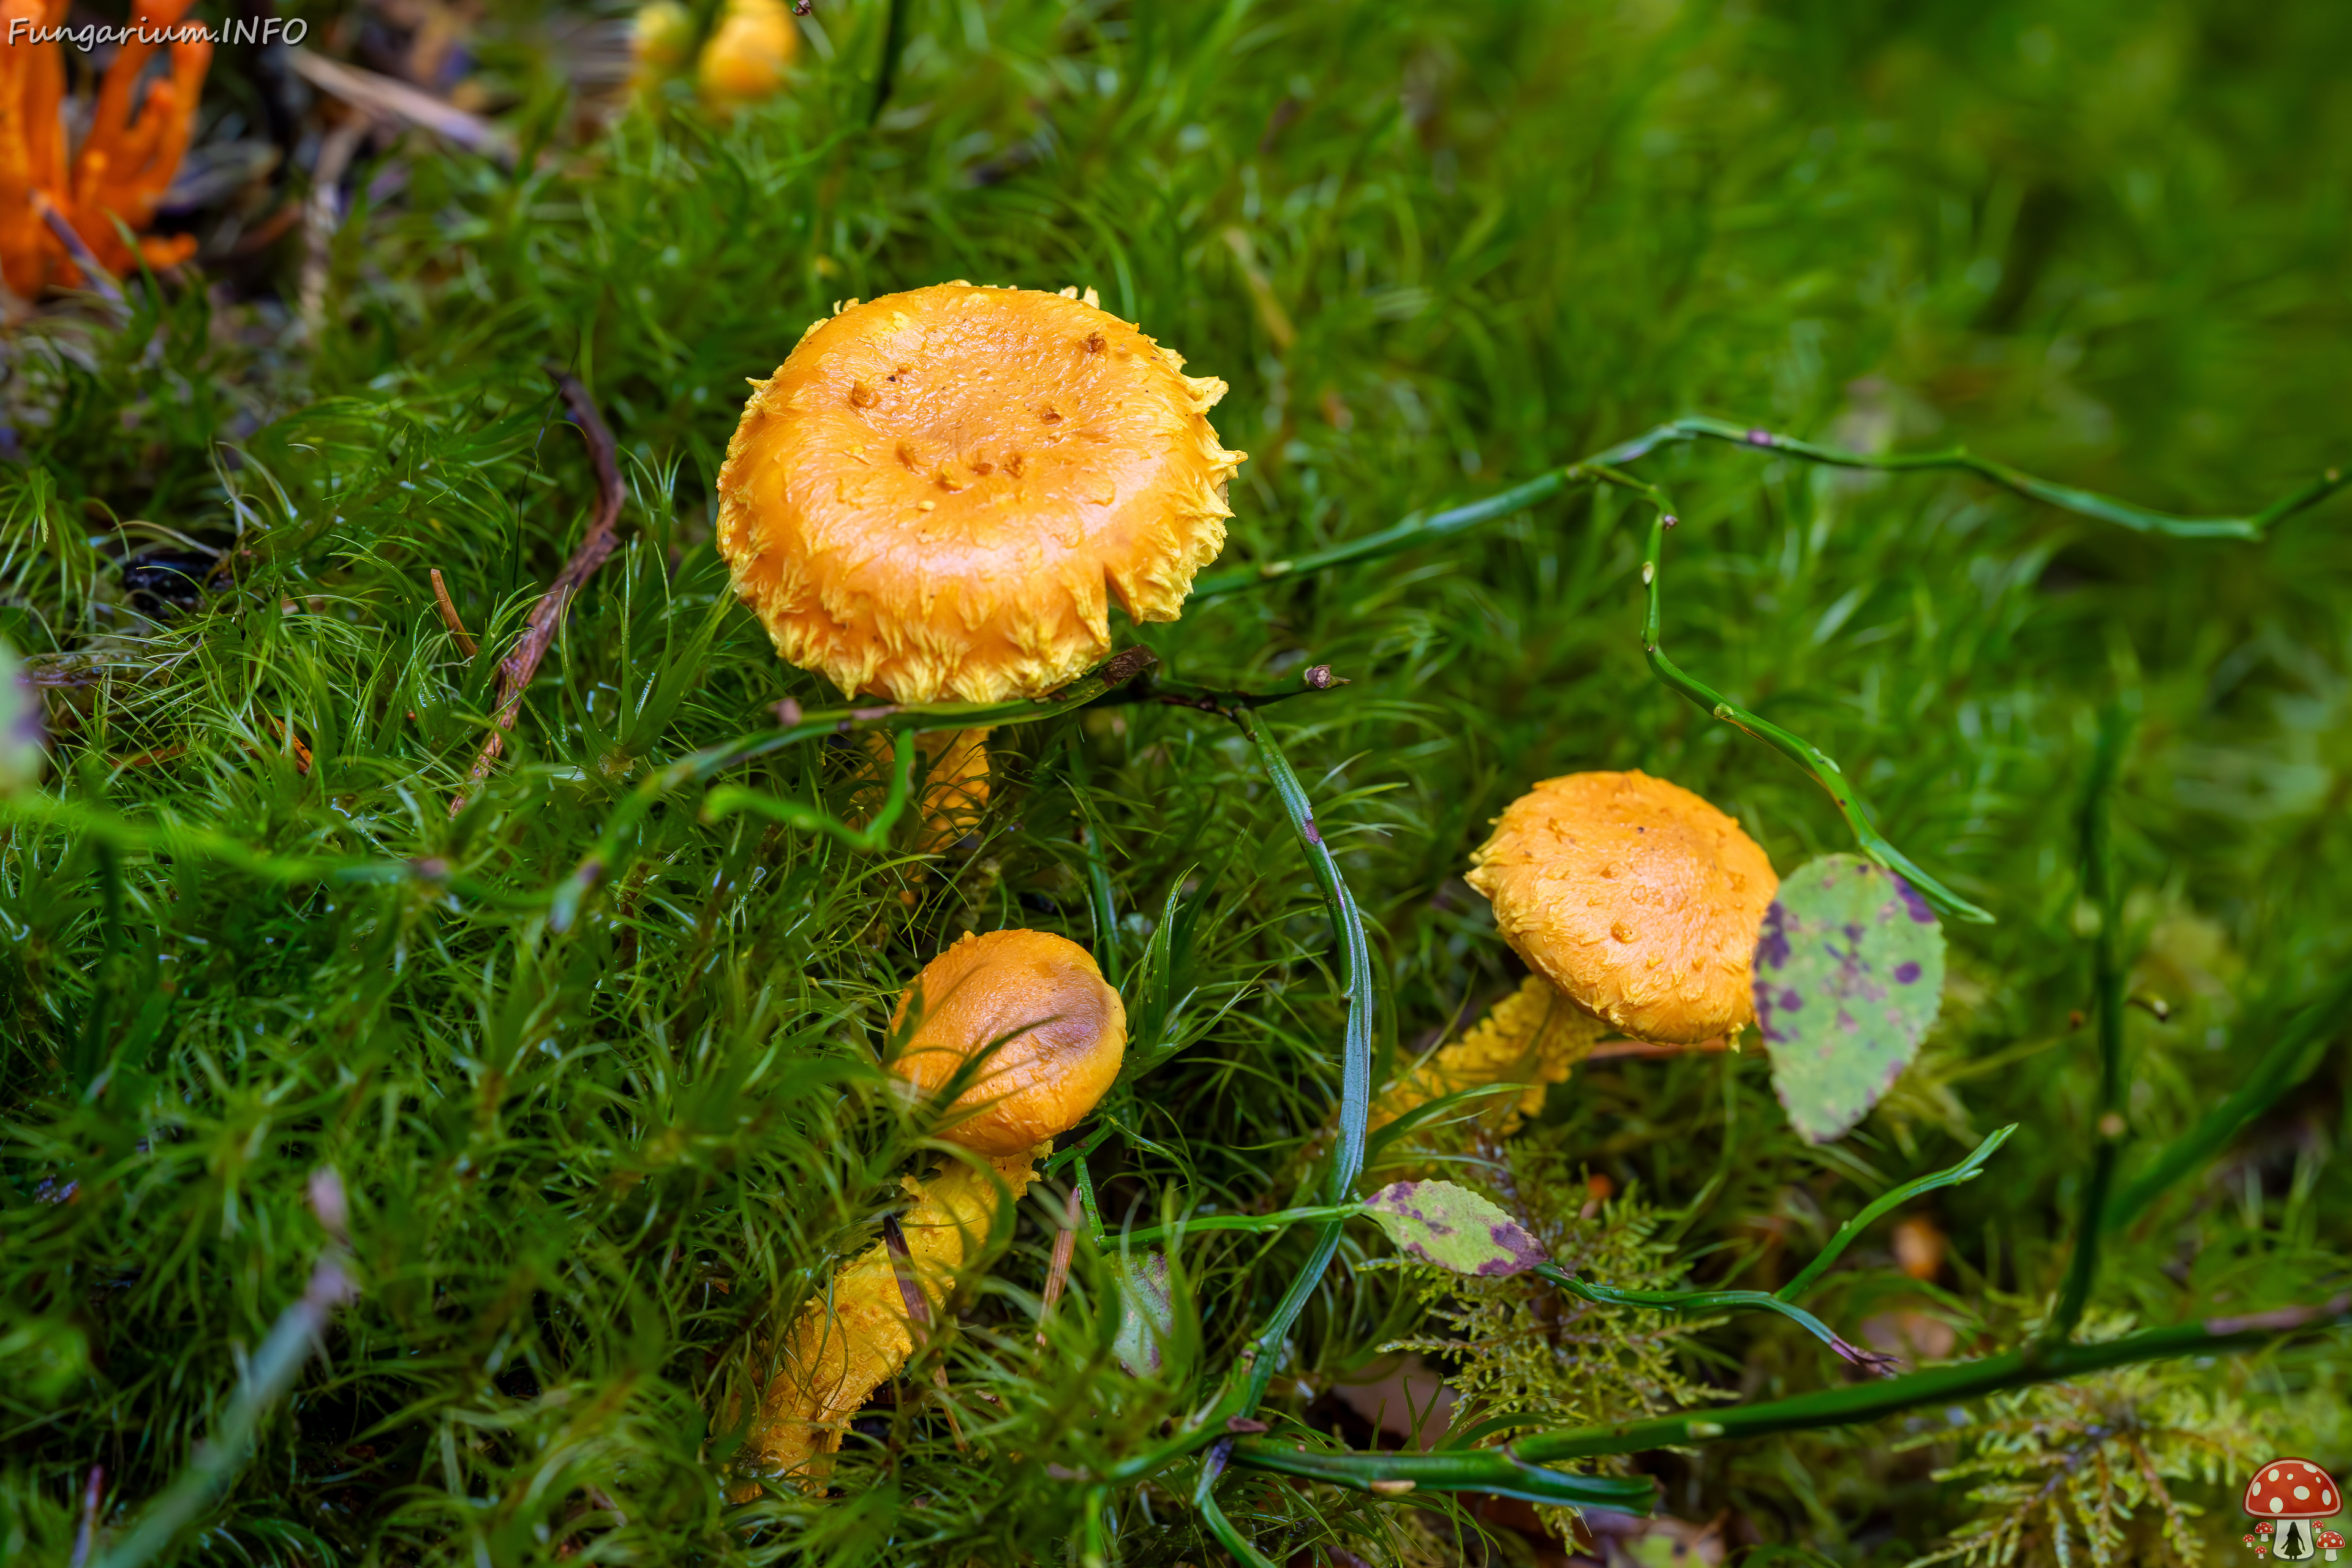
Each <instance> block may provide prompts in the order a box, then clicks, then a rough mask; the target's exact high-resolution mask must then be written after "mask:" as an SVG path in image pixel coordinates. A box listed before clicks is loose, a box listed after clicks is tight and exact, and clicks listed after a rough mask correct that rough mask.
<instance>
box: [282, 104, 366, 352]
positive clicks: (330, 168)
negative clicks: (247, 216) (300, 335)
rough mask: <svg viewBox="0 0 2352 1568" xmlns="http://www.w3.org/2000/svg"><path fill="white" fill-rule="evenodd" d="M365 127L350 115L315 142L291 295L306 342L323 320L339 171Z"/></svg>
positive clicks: (338, 208)
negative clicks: (297, 276)
mask: <svg viewBox="0 0 2352 1568" xmlns="http://www.w3.org/2000/svg"><path fill="white" fill-rule="evenodd" d="M367 132H368V122H367V121H366V119H365V118H364V117H362V116H357V115H354V116H353V117H352V118H351V119H349V120H346V121H343V122H342V123H341V124H340V125H338V126H336V127H335V128H334V129H333V130H331V131H330V132H327V134H326V135H325V136H324V137H323V138H321V139H320V142H319V155H318V161H317V162H316V163H314V164H313V165H312V166H311V169H310V199H309V200H308V201H307V202H305V203H304V204H303V206H302V278H301V286H300V288H299V290H298V291H297V293H296V299H297V300H299V308H298V313H299V315H300V317H301V319H302V330H303V331H307V332H309V333H310V335H311V336H312V337H314V338H315V337H317V336H318V335H319V330H320V327H322V326H323V325H324V324H325V322H326V319H327V284H328V283H329V281H330V280H331V279H332V277H333V274H334V260H335V231H336V230H337V229H338V228H340V227H341V226H342V222H343V196H342V183H343V172H344V171H345V170H346V169H349V168H350V167H351V164H352V157H353V156H354V155H356V154H357V153H358V152H359V150H360V143H361V142H363V141H365V140H366V139H367Z"/></svg>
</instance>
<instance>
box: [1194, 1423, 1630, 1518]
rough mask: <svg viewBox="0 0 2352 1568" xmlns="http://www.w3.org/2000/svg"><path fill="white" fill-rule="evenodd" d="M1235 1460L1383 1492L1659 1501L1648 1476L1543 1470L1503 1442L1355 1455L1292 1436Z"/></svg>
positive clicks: (1625, 1504)
mask: <svg viewBox="0 0 2352 1568" xmlns="http://www.w3.org/2000/svg"><path fill="white" fill-rule="evenodd" d="M1293 1444H1296V1445H1297V1446H1295V1447H1293V1446H1290V1445H1293ZM1234 1462H1235V1463H1236V1464H1240V1465H1244V1466H1246V1467H1248V1468H1251V1469H1254V1470H1276V1471H1279V1472H1280V1473H1282V1474H1284V1475H1286V1476H1305V1477H1307V1479H1310V1480H1318V1481H1327V1482H1328V1483H1330V1484H1331V1485H1333V1486H1339V1487H1350V1488H1353V1489H1355V1490H1357V1491H1369V1492H1373V1493H1375V1494H1377V1495H1382V1496H1395V1495H1398V1494H1400V1493H1402V1492H1407V1491H1412V1490H1417V1489H1424V1488H1425V1489H1428V1490H1430V1491H1445V1492H1490V1493H1493V1494H1494V1495H1496V1496H1497V1497H1508V1498H1519V1499H1522V1500H1526V1501H1528V1502H1546V1503H1559V1504H1561V1505H1564V1506H1566V1507H1569V1508H1602V1509H1610V1510H1615V1511H1616V1512H1619V1513H1636V1514H1646V1513H1648V1512H1649V1511H1650V1509H1651V1507H1652V1505H1653V1504H1654V1502H1655V1501H1656V1499H1657V1484H1656V1483H1655V1482H1654V1481H1652V1480H1650V1479H1648V1478H1647V1477H1624V1476H1580V1475H1577V1474H1575V1473H1573V1472H1571V1471H1568V1470H1553V1469H1547V1468H1544V1467H1543V1466H1541V1465H1531V1464H1529V1463H1528V1462H1527V1460H1525V1459H1524V1458H1520V1457H1519V1455H1518V1454H1517V1452H1516V1451H1515V1450H1514V1446H1513V1445H1511V1444H1508V1443H1506V1444H1503V1445H1502V1446H1500V1447H1494V1448H1464V1449H1454V1450H1448V1449H1443V1448H1440V1449H1434V1450H1432V1451H1430V1452H1427V1453H1420V1454H1413V1453H1373V1454H1357V1453H1349V1452H1347V1451H1346V1450H1339V1451H1336V1452H1335V1451H1333V1450H1331V1449H1328V1448H1310V1447H1307V1446H1306V1445H1305V1444H1303V1443H1299V1442H1298V1441H1297V1439H1295V1438H1282V1439H1276V1438H1261V1439H1258V1440H1257V1441H1255V1442H1252V1443H1247V1444H1243V1445H1239V1446H1237V1447H1235V1448H1234Z"/></svg>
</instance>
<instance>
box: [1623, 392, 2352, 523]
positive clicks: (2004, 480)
mask: <svg viewBox="0 0 2352 1568" xmlns="http://www.w3.org/2000/svg"><path fill="white" fill-rule="evenodd" d="M1686 441H1723V442H1727V443H1729V444H1730V445H1732V446H1735V447H1746V448H1747V449H1748V450H1750V451H1759V452H1769V453H1772V454H1774V455H1775V456H1778V457H1785V458H1801V459H1802V460H1803V461H1805V462H1808V463H1820V464H1822V465H1823V466H1825V467H1828V468H1861V469H1864V470H1867V471H1869V472H1872V473H1881V474H1916V473H1926V472H1929V471H1931V470H1934V469H1938V468H1941V469H1950V470H1958V471H1959V472H1962V473H1970V474H1974V475H1976V476H1977V477H1978V478H1979V479H1989V480H1990V481H1991V482H1992V483H1994V484H1997V485H1999V486H2000V487H2001V488H2002V489H2006V490H2011V491H2013V492H2015V493H2016V494H2018V495H2021V496H2024V497H2026V498H2027V499H2028V500H2038V501H2041V502H2042V503H2043V504H2045V505H2048V506H2054V507H2056V508H2058V509H2059V510H2061V511H2071V512H2073V513H2074V515H2075V516H2077V517H2087V518H2092V519H2095V520H2096V521H2100V522H2112V523H2114V524H2116V526H2117V527H2119V528H2128V529H2130V530H2131V531H2133V532H2135V533H2158V534H2163V535H2166V536H2168V537H2169V538H2173V539H2260V538H2262V537H2263V534H2265V533H2267V532H2268V531H2270V530H2271V529H2272V528H2273V527H2274V526H2275V525H2277V524H2278V523H2281V522H2284V521H2285V520H2286V519H2288V518H2290V517H2293V516H2294V514H2295V513H2297V512H2299V511H2303V510H2306V509H2308V508H2311V507H2314V506H2316V505H2318V504H2319V503H2320V502H2321V501H2323V500H2326V499H2327V498H2328V497H2329V496H2331V495H2334V494H2335V493H2336V491H2337V490H2339V489H2343V488H2344V486H2345V485H2346V484H2347V482H2352V478H2347V475H2346V473H2345V471H2344V469H2343V468H2340V467H2339V468H2330V469H2328V470H2327V471H2326V473H2324V474H2321V475H2320V476H2319V477H2318V478H2317V479H2314V480H2312V481H2311V482H2310V483H2309V484H2306V485H2305V486H2304V487H2303V488H2302V489H2296V490H2292V491H2289V492H2288V493H2287V494H2285V495H2284V496H2281V497H2280V498H2279V499H2278V500H2274V501H2273V502H2271V504H2270V505H2268V506H2266V507H2264V508H2263V510H2260V511H2257V512H2254V513H2252V515H2250V516H2246V517H2176V516H2174V515H2173V514H2172V513H2170V512H2166V511H2157V510H2154V509H2152V508H2149V507H2144V506H2137V505H2134V504H2133V503H2132V502H2130V501H2127V500H2117V499H2116V497H2114V496H2109V495H2102V494H2100V493H2099V492H2098V491H2096V490H2085V489H2076V488H2075V487H2074V486H2073V485H2062V484H2057V483H2054V482H2053V481H2051V480H2049V479H2036V478H2034V477H2033V476H2032V474H2029V473H2025V472H2023V471H2021V470H2020V469H2017V468H2011V467H2010V466H2009V465H2008V464H2006V463H1997V462H1994V461H1993V460H1992V459H1991V458H1979V457H1978V456H1977V455H1976V454H1975V453H1973V452H1970V451H1969V449H1968V448H1967V447H1951V448H1950V449H1948V450H1947V451H1942V452H1895V453H1889V454H1886V455H1885V456H1874V455H1872V454H1870V453H1867V452H1850V451H1847V450H1845V449H1844V448H1843V447H1824V446H1821V445H1819V444H1817V443H1815V442H1811V441H1801V440H1799V439H1797V438H1796V437H1793V436H1782V435H1779V434H1776V433H1775V432H1773V431H1770V430H1762V429H1759V428H1757V427H1756V426H1751V425H1735V424H1733V423H1732V422H1731V421H1730V420H1728V419H1710V418H1707V417H1706V416H1691V417H1689V418H1684V419H1674V420H1669V421H1668V422H1667V423H1665V424H1664V425H1661V426H1657V427H1656V428H1655V429H1654V430H1650V431H1648V432H1645V433H1644V434H1643V435H1640V436H1636V437H1633V439H1632V440H1630V441H1624V442H1621V443H1619V444H1618V445H1617V446H1614V447H1610V448H1609V450H1607V451H1606V452H1603V453H1601V455H1600V456H1599V457H1597V458H1588V459H1586V461H1587V462H1588V463H1630V462H1633V461H1634V460H1635V459H1637V458H1643V457H1646V456H1648V455H1649V454H1650V453H1652V452H1654V451H1656V450H1657V449H1658V448H1659V447H1666V446H1674V445H1677V444H1680V443H1682V442H1686Z"/></svg>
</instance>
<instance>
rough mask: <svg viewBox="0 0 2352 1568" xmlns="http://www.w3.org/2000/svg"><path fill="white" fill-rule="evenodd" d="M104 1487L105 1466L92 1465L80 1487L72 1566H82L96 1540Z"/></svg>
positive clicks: (80, 1567) (86, 1561) (87, 1560)
mask: <svg viewBox="0 0 2352 1568" xmlns="http://www.w3.org/2000/svg"><path fill="white" fill-rule="evenodd" d="M105 1487H106V1467H105V1466H103V1465H92V1466H91V1467H90V1468H89V1479H88V1480H86V1481H84V1482H83V1483H82V1488H81V1528H80V1529H79V1530H77V1531H74V1544H73V1564H72V1568H83V1564H84V1563H88V1562H89V1549H90V1548H91V1547H92V1546H93V1545H95V1544H97V1542H98V1504H99V1500H100V1498H101V1497H102V1496H103V1495H104V1490H105Z"/></svg>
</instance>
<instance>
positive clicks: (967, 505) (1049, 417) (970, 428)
mask: <svg viewBox="0 0 2352 1568" xmlns="http://www.w3.org/2000/svg"><path fill="white" fill-rule="evenodd" d="M1075 296H1076V290H1074V289H1072V290H1065V291H1064V292H1063V293H1060V294H1046V293H1039V292H1034V291H1032V290H1029V289H984V288H974V287H972V286H971V284H968V283H942V284H939V285H937V286H935V287H932V288H929V289H913V290H910V291H909V292H907V293H904V294H892V295H888V296H887V297H885V298H883V299H879V300H873V301H871V302H869V303H866V304H859V303H857V302H856V301H854V300H853V301H852V302H851V303H850V304H849V306H848V307H847V308H845V309H844V310H841V311H839V313H837V314H835V315H834V316H832V317H831V318H829V319H827V320H824V321H818V322H816V323H815V324H814V325H813V326H811V327H810V328H809V330H808V331H807V332H806V333H804V334H803V336H802V338H801V341H800V343H799V345H798V346H797V347H795V348H794V349H793V352H792V354H791V356H790V357H789V358H787V359H786V360H785V361H784V363H783V364H782V365H781V366H779V367H778V368H777V371H776V373H775V374H774V375H772V376H771V377H769V378H768V379H767V380H766V381H762V382H754V383H753V384H752V393H751V400H750V401H749V402H748V403H747V404H746V405H745V406H744V410H743V418H742V422H741V423H740V425H739V426H737V427H736V430H735V436H734V439H733V440H731V441H730V442H729V443H728V447H727V461H726V463H725V465H724V466H723V467H722V468H720V470H719V552H720V553H721V554H723V555H724V556H725V557H726V558H727V563H728V568H729V571H730V574H731V576H732V578H733V581H734V586H735V591H736V593H737V594H738V595H740V597H741V598H742V600H743V602H744V603H745V604H747V605H750V606H751V609H752V611H753V612H754V613H755V614H757V615H758V616H759V617H760V619H761V623H762V624H764V625H765V626H766V627H767V628H768V635H769V636H770V637H772V639H773V640H774V642H775V645H776V651H777V652H778V653H779V654H781V655H782V657H783V658H784V659H785V660H786V661H788V662H790V663H792V664H795V665H798V666H800V667H801V668H804V669H815V670H821V671H823V672H824V674H825V675H826V676H827V677H829V678H830V679H832V680H833V682H834V683H835V685H837V686H838V687H840V688H841V689H842V691H843V692H845V693H846V694H849V695H853V696H854V695H856V694H858V693H861V692H871V693H875V694H877V695H880V696H883V697H887V698H888V699H890V700H892V701H895V702H936V701H940V700H961V701H967V702H995V701H1001V700H1005V699H1008V698H1014V697H1034V696H1040V695H1043V694H1044V693H1045V692H1048V691H1051V690H1054V689H1056V688H1058V687H1061V686H1064V685H1066V684H1067V683H1068V682H1069V681H1071V680H1072V679H1076V677H1077V676H1078V675H1080V674H1082V673H1084V672H1085V671H1086V670H1087V668H1090V667H1092V666H1093V665H1095V664H1097V663H1098V662H1100V661H1101V659H1102V658H1103V656H1104V655H1105V654H1107V653H1108V651H1109V649H1110V621H1109V614H1110V605H1111V601H1112V600H1114V599H1116V600H1117V601H1118V605H1119V607H1120V608H1121V609H1123V610H1124V611H1125V612H1126V613H1127V614H1128V615H1129V616H1130V617H1132V618H1133V619H1135V620H1138V621H1169V620H1174V619H1175V618H1176V617H1177V616H1178V615H1179V614H1180V613H1181V610H1182V607H1183V603H1184V595H1186V594H1187V593H1188V592H1190V591H1191V588H1192V578H1193V575H1194V574H1196V573H1198V572H1199V571H1200V570H1201V568H1202V566H1205V565H1206V564H1208V563H1209V562H1211V561H1212V560H1214V559H1215V558H1216V554H1217V552H1218V551H1219V550H1221V549H1222V548H1223V545H1224V539H1225V525H1224V520H1225V519H1226V518H1227V517H1229V516H1231V515H1232V512H1231V510H1230V509H1229V508H1228V507H1227V506H1226V505H1225V495H1224V491H1225V484H1226V481H1227V480H1228V479H1231V478H1232V477H1233V474H1234V470H1235V468H1238V467H1239V466H1240V464H1241V462H1242V460H1243V456H1244V454H1242V453H1239V452H1229V451H1227V450H1225V448H1224V447H1223V446H1222V445H1220V444H1219V442H1218V440H1217V433H1216V431H1215V430H1214V429H1213V428H1212V427H1211V426H1210V424H1209V421H1208V417H1207V415H1208V411H1209V409H1210V408H1211V407H1212V406H1213V405H1214V404H1215V403H1216V402H1217V400H1218V399H1219V398H1221V397H1223V395H1224V393H1225V384H1224V383H1223V382H1222V381H1218V380H1216V379H1215V378H1213V377H1193V376H1187V375H1185V374H1183V372H1182V366H1183V363H1184V362H1183V360H1182V359H1181V357H1180V356H1178V355H1176V354H1175V353H1171V352H1170V351H1168V350H1166V349H1163V348H1161V347H1160V345H1159V344H1157V343H1155V342H1152V340H1151V339H1150V338H1148V337H1146V336H1145V335H1144V334H1143V333H1142V332H1140V331H1137V330H1136V329H1135V328H1134V327H1132V326H1130V325H1129V324H1128V323H1127V322H1125V321H1120V320H1119V319H1118V317H1116V316H1113V315H1110V314H1108V312H1106V311H1104V310H1100V309H1098V308H1097V306H1096V304H1095V302H1094V300H1093V298H1092V296H1091V294H1089V296H1088V297H1087V299H1084V300H1080V299H1077V298H1076V297H1075Z"/></svg>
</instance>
